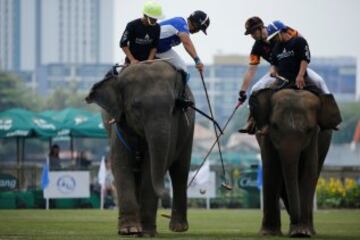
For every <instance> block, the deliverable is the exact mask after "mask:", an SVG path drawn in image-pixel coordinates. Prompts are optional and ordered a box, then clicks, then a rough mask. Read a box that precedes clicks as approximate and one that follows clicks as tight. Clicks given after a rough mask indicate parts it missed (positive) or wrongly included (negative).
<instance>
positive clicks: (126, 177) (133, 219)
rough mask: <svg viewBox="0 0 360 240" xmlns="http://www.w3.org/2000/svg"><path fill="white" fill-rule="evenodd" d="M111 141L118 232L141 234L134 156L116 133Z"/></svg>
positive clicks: (122, 233)
mask: <svg viewBox="0 0 360 240" xmlns="http://www.w3.org/2000/svg"><path fill="white" fill-rule="evenodd" d="M111 142H112V146H111V157H110V158H111V169H112V172H113V175H114V182H115V186H116V191H117V195H118V207H119V221H118V233H119V234H121V235H133V234H135V235H136V234H140V233H141V232H142V227H141V223H140V216H139V206H138V202H137V197H136V191H135V189H136V184H135V177H134V172H133V166H132V164H131V160H132V156H131V155H130V153H129V152H128V150H127V149H125V148H124V146H122V145H121V143H119V141H118V139H116V136H115V135H114V134H113V136H112V141H111Z"/></svg>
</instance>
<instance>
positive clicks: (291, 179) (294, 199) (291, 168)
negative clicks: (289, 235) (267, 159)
mask: <svg viewBox="0 0 360 240" xmlns="http://www.w3.org/2000/svg"><path fill="white" fill-rule="evenodd" d="M299 159H300V150H295V149H283V150H280V160H281V166H282V172H283V177H284V182H285V189H286V193H287V199H288V203H289V206H288V208H289V209H288V210H289V215H290V220H291V224H297V223H299V221H300V217H301V213H300V209H301V207H300V189H299V180H298V179H299V177H298V168H299Z"/></svg>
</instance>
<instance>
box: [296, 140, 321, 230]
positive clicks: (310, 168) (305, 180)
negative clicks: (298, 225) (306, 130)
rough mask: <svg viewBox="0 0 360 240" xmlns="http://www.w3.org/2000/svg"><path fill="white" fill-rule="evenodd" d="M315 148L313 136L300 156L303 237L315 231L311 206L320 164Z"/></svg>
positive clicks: (315, 143) (315, 141)
mask: <svg viewBox="0 0 360 240" xmlns="http://www.w3.org/2000/svg"><path fill="white" fill-rule="evenodd" d="M317 149H318V146H317V137H316V136H315V137H314V138H313V140H312V142H311V143H310V144H309V147H307V148H306V149H305V150H304V152H303V154H302V157H301V158H302V159H301V165H300V166H299V169H300V171H299V174H300V176H299V177H300V178H299V184H300V185H299V187H300V199H301V213H302V216H301V222H302V223H303V224H304V228H303V230H302V231H303V232H302V236H305V237H308V236H311V235H315V233H316V232H315V228H314V224H313V207H314V194H315V191H316V183H317V179H318V168H319V164H320V163H319V157H318V151H317Z"/></svg>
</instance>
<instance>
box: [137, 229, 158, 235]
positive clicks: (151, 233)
mask: <svg viewBox="0 0 360 240" xmlns="http://www.w3.org/2000/svg"><path fill="white" fill-rule="evenodd" d="M156 235H157V231H156V230H155V229H154V230H143V232H142V234H141V237H156Z"/></svg>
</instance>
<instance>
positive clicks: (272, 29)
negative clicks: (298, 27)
mask: <svg viewBox="0 0 360 240" xmlns="http://www.w3.org/2000/svg"><path fill="white" fill-rule="evenodd" d="M287 28H288V26H286V25H285V24H284V23H282V22H281V21H273V22H272V23H270V24H269V25H268V26H267V27H266V30H267V32H268V37H267V40H268V41H269V40H270V39H272V38H273V37H275V36H276V34H278V33H279V32H281V31H283V30H286V29H287Z"/></svg>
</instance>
